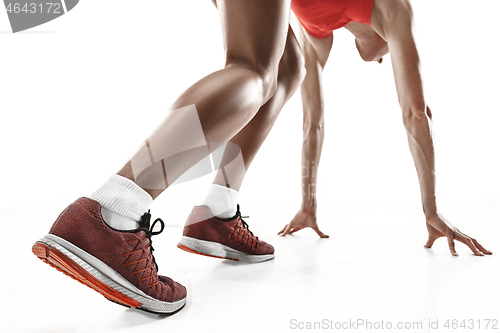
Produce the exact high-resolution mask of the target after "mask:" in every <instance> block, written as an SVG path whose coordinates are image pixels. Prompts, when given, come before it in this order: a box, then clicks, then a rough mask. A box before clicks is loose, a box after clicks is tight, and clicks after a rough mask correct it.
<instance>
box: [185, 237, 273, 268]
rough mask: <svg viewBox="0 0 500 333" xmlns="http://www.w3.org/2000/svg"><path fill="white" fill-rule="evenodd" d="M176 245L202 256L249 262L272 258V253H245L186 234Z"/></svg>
mask: <svg viewBox="0 0 500 333" xmlns="http://www.w3.org/2000/svg"><path fill="white" fill-rule="evenodd" d="M177 247H178V248H179V249H181V250H184V251H186V252H190V253H195V254H200V255H202V256H207V257H212V258H219V259H229V260H234V261H246V262H251V263H258V262H263V261H268V260H271V259H273V258H274V254H246V253H244V252H241V251H237V250H235V249H232V248H230V247H229V246H226V245H223V244H220V243H216V242H209V241H204V240H200V239H196V238H192V237H188V236H182V239H181V241H180V242H179V244H177Z"/></svg>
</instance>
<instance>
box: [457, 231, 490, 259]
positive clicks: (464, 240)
mask: <svg viewBox="0 0 500 333" xmlns="http://www.w3.org/2000/svg"><path fill="white" fill-rule="evenodd" d="M455 239H456V240H457V241H459V242H462V243H464V244H465V245H467V246H468V247H469V249H471V251H472V252H473V253H474V254H475V255H476V256H484V254H482V253H481V252H480V251H479V250H478V249H477V248H476V246H475V245H474V243H472V240H471V239H470V238H469V237H467V236H465V235H463V234H462V233H461V232H457V233H455Z"/></svg>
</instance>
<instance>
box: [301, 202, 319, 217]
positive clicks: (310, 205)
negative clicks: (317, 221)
mask: <svg viewBox="0 0 500 333" xmlns="http://www.w3.org/2000/svg"><path fill="white" fill-rule="evenodd" d="M316 208H317V204H316V202H315V201H314V202H311V201H308V202H306V203H304V202H303V203H302V205H301V206H300V211H301V212H303V213H306V214H310V215H316Z"/></svg>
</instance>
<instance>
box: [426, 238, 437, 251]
mask: <svg viewBox="0 0 500 333" xmlns="http://www.w3.org/2000/svg"><path fill="white" fill-rule="evenodd" d="M436 239H437V238H436V237H431V236H429V238H428V239H427V243H425V245H424V247H426V248H428V249H430V248H431V247H432V245H434V242H435V241H436Z"/></svg>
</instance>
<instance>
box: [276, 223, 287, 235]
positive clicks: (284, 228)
mask: <svg viewBox="0 0 500 333" xmlns="http://www.w3.org/2000/svg"><path fill="white" fill-rule="evenodd" d="M288 225H289V224H285V226H284V227H283V229H281V231H280V232H278V235H280V234H282V233H283V232H285V230H286V228H287V227H288Z"/></svg>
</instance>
